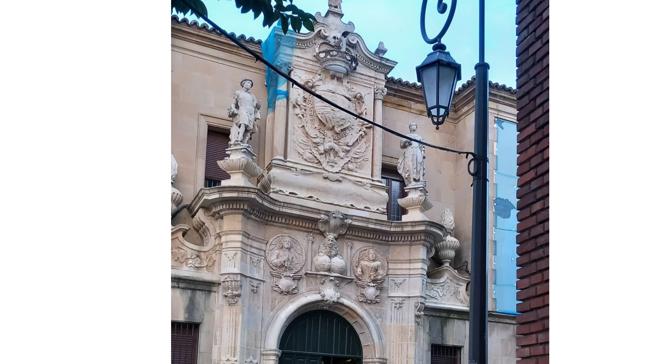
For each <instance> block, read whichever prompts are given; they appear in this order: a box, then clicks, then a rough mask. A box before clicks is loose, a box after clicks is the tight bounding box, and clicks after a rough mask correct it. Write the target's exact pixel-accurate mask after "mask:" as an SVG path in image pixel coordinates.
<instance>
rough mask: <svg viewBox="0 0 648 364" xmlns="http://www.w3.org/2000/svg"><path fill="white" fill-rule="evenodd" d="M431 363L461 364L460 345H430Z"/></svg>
mask: <svg viewBox="0 0 648 364" xmlns="http://www.w3.org/2000/svg"><path fill="white" fill-rule="evenodd" d="M431 364H461V347H460V346H445V345H432V361H431Z"/></svg>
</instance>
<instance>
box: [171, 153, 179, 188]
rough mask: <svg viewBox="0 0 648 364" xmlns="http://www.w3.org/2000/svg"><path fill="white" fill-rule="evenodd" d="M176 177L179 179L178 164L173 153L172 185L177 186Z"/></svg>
mask: <svg viewBox="0 0 648 364" xmlns="http://www.w3.org/2000/svg"><path fill="white" fill-rule="evenodd" d="M176 177H178V162H176V159H175V157H174V156H173V153H171V185H175V181H176Z"/></svg>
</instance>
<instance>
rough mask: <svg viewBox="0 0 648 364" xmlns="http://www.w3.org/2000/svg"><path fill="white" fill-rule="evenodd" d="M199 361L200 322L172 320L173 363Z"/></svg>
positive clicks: (181, 363) (183, 363)
mask: <svg viewBox="0 0 648 364" xmlns="http://www.w3.org/2000/svg"><path fill="white" fill-rule="evenodd" d="M197 362H198V324H194V323H191V322H175V321H171V364H196V363H197Z"/></svg>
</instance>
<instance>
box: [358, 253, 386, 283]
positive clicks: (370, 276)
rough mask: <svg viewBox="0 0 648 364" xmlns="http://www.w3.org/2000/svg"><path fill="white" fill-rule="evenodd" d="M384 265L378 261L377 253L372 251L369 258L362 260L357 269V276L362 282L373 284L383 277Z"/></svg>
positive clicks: (368, 255)
mask: <svg viewBox="0 0 648 364" xmlns="http://www.w3.org/2000/svg"><path fill="white" fill-rule="evenodd" d="M381 268H382V263H381V262H380V261H379V260H378V259H377V256H376V251H375V250H373V249H370V250H369V252H368V254H367V257H366V258H364V259H361V260H360V261H359V262H358V266H357V267H356V276H358V277H359V278H360V280H363V281H366V282H371V281H374V280H376V279H380V278H381V277H380V276H381Z"/></svg>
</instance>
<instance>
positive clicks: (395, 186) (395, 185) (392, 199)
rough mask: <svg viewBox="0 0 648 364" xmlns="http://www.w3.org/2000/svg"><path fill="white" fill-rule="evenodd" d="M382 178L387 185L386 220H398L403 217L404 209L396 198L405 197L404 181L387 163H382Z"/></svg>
mask: <svg viewBox="0 0 648 364" xmlns="http://www.w3.org/2000/svg"><path fill="white" fill-rule="evenodd" d="M382 180H383V182H384V183H385V186H387V195H388V196H389V200H388V201H387V220H390V221H400V220H402V218H403V212H404V209H403V208H402V207H400V205H399V204H398V199H399V198H403V197H405V182H403V178H402V177H401V176H400V175H399V174H398V172H397V171H396V169H395V168H394V167H392V166H389V165H383V168H382Z"/></svg>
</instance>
